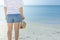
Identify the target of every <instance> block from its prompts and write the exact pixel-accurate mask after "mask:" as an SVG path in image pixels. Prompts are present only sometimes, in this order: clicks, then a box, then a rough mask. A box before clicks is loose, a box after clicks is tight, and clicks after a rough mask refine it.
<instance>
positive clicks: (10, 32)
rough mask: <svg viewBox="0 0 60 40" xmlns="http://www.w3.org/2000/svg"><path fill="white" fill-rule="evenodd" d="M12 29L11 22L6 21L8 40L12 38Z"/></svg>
mask: <svg viewBox="0 0 60 40" xmlns="http://www.w3.org/2000/svg"><path fill="white" fill-rule="evenodd" d="M12 29H13V24H12V23H8V40H11V39H12Z"/></svg>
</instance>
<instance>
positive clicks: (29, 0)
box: [24, 0, 60, 5]
mask: <svg viewBox="0 0 60 40" xmlns="http://www.w3.org/2000/svg"><path fill="white" fill-rule="evenodd" d="M24 4H25V5H60V0H24Z"/></svg>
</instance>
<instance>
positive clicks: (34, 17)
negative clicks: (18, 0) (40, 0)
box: [0, 5, 60, 24]
mask: <svg viewBox="0 0 60 40" xmlns="http://www.w3.org/2000/svg"><path fill="white" fill-rule="evenodd" d="M0 13H1V14H4V13H3V7H2V6H0ZM24 15H25V20H26V21H27V22H36V23H45V24H60V5H40V6H24Z"/></svg>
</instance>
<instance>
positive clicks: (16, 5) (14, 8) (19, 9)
mask: <svg viewBox="0 0 60 40" xmlns="http://www.w3.org/2000/svg"><path fill="white" fill-rule="evenodd" d="M4 12H5V17H6V20H7V25H8V32H7V34H8V40H11V39H12V29H13V25H14V32H15V40H18V37H19V26H18V25H19V23H20V21H21V19H22V20H23V19H24V15H23V0H4Z"/></svg>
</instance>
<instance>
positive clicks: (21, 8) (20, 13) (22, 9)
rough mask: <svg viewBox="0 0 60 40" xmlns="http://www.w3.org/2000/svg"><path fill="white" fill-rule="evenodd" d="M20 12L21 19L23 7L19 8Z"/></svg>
mask: <svg viewBox="0 0 60 40" xmlns="http://www.w3.org/2000/svg"><path fill="white" fill-rule="evenodd" d="M20 14H21V16H22V19H24V15H23V7H21V8H20Z"/></svg>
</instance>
